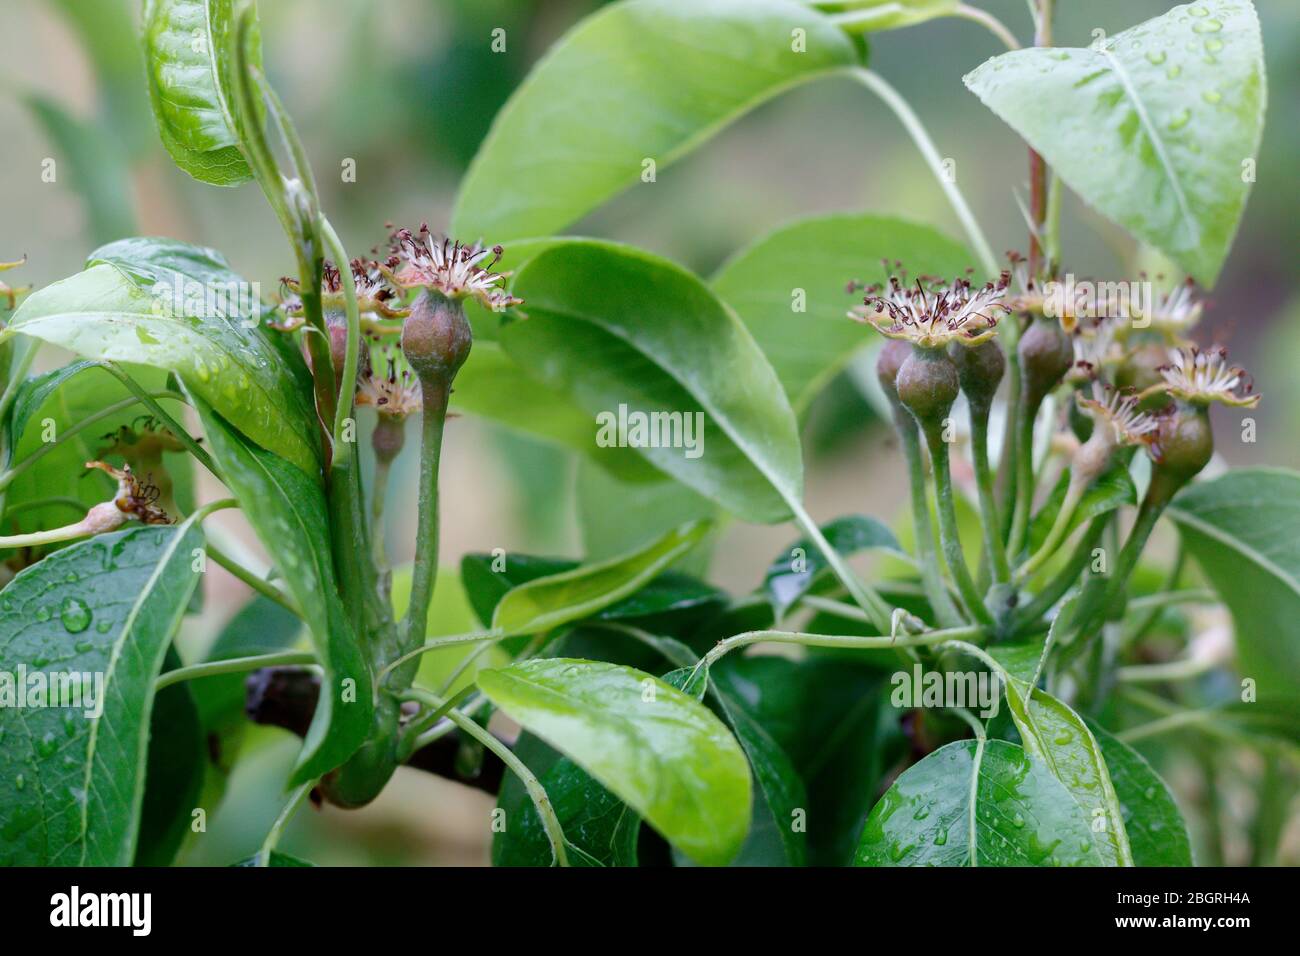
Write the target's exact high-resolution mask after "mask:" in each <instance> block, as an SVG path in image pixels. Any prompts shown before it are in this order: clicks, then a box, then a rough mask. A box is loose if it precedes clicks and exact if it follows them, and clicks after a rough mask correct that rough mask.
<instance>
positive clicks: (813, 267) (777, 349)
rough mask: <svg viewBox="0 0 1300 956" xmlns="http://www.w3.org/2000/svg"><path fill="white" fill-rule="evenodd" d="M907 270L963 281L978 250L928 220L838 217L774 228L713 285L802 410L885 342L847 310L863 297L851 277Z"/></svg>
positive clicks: (880, 277) (881, 277)
mask: <svg viewBox="0 0 1300 956" xmlns="http://www.w3.org/2000/svg"><path fill="white" fill-rule="evenodd" d="M886 260H887V261H889V262H891V263H892V262H895V261H897V262H901V263H902V267H903V268H905V269H906V270H907V272H908V274H909V275H914V276H915V275H937V276H948V277H950V278H955V277H956V276H959V275H961V274H963V273H964V272H965V270H966V269H967V268H968V267H969V266H971V265H973V260H972V258H971V255H970V253H968V252H967V251H966V250H965V248H964V247H963V246H962V245H961V244H960V243H957V242H954V241H953V240H951V239H949V238H948V237H947V236H945V235H943V234H942V233H941V232H939V231H938V230H936V229H933V228H931V227H930V226H923V225H919V224H917V223H911V222H907V221H905V220H902V219H893V218H890V217H887V216H865V215H859V214H854V215H847V214H837V215H833V216H819V217H817V218H814V219H805V220H802V221H800V222H796V223H792V224H790V225H788V226H782V227H781V228H779V229H777V230H775V231H774V232H771V233H769V234H768V235H766V236H764V237H763V238H761V239H759V240H758V241H757V242H755V243H754V244H753V245H751V246H748V247H747V248H745V249H742V250H741V251H740V252H738V253H736V255H734V256H733V257H732V258H731V259H730V260H729V261H728V262H726V263H725V264H724V265H723V266H722V268H721V269H719V270H718V272H717V274H716V275H715V276H714V277H713V280H712V282H711V283H710V284H711V285H712V287H713V291H714V292H716V293H717V294H718V295H719V296H721V297H722V299H723V300H724V301H725V302H726V303H727V304H728V305H730V306H731V307H732V308H733V309H735V310H736V312H737V314H739V316H740V318H741V319H742V320H743V321H744V323H745V325H746V326H747V327H748V328H749V331H750V332H751V333H752V334H753V336H754V340H755V341H756V342H758V345H759V348H761V349H762V350H763V354H764V355H766V356H767V358H768V361H769V362H771V363H772V367H773V368H774V369H776V374H777V377H778V378H780V380H781V385H782V387H783V388H784V389H785V393H786V395H787V396H788V397H789V399H790V404H791V405H793V406H794V407H795V409H796V411H798V412H799V413H800V414H802V413H803V412H804V411H805V410H806V409H807V408H808V404H809V403H810V402H811V401H812V399H813V397H814V396H815V395H816V394H817V393H818V392H819V391H821V389H822V388H823V387H825V386H826V384H827V383H828V382H829V381H830V380H831V379H832V378H833V377H834V376H835V374H836V373H837V372H839V371H840V370H841V369H843V368H844V367H845V366H846V365H847V364H848V362H849V360H850V359H851V358H852V357H853V355H854V354H855V353H856V352H858V351H859V350H861V349H863V348H866V347H867V346H869V345H871V344H872V343H873V342H875V341H878V340H879V336H878V335H877V334H876V333H875V332H873V331H872V330H871V329H869V328H867V327H865V326H863V325H861V324H859V323H857V322H854V321H853V320H852V319H850V318H849V317H848V312H849V309H851V308H852V307H853V306H855V305H859V304H861V302H862V296H861V294H858V295H850V294H849V292H848V291H847V289H846V286H847V285H848V283H849V282H850V281H861V282H868V283H871V282H884V281H886V280H887V279H888V278H889V273H888V272H887V271H886V268H885V266H884V265H883V261H886Z"/></svg>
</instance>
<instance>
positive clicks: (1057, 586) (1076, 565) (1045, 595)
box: [1016, 514, 1113, 634]
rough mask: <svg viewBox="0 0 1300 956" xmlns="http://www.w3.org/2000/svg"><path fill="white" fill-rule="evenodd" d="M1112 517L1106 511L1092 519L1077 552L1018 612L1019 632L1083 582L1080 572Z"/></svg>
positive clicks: (1033, 625)
mask: <svg viewBox="0 0 1300 956" xmlns="http://www.w3.org/2000/svg"><path fill="white" fill-rule="evenodd" d="M1112 517H1113V516H1112V515H1110V514H1104V515H1101V516H1100V517H1097V518H1093V519H1092V522H1091V523H1090V524H1089V525H1088V530H1087V532H1085V533H1084V536H1083V538H1081V539H1080V541H1079V543H1078V545H1076V546H1075V549H1074V553H1073V554H1071V555H1070V560H1069V561H1068V562H1066V565H1065V567H1063V568H1061V570H1060V571H1058V572H1057V574H1056V577H1054V578H1052V580H1051V581H1049V582H1048V583H1047V584H1046V585H1045V586H1044V587H1043V589H1042V590H1041V591H1039V592H1038V594H1037V595H1035V596H1034V599H1033V600H1032V601H1030V602H1029V603H1028V604H1026V605H1025V606H1024V608H1023V609H1021V611H1020V612H1019V613H1018V614H1017V615H1016V633H1018V634H1021V633H1024V631H1025V629H1026V628H1034V627H1038V626H1039V624H1038V621H1039V618H1041V617H1042V616H1043V615H1044V614H1046V613H1047V612H1048V611H1050V610H1051V609H1052V607H1053V605H1055V604H1056V602H1057V601H1059V600H1060V599H1061V598H1063V597H1065V594H1066V592H1067V591H1069V590H1070V588H1072V587H1074V585H1076V584H1077V583H1078V582H1079V576H1080V575H1081V574H1082V573H1083V569H1084V568H1086V567H1087V566H1088V562H1089V561H1090V560H1091V559H1092V552H1093V549H1095V548H1096V547H1097V542H1098V541H1100V540H1101V536H1102V533H1103V532H1104V531H1105V529H1106V525H1107V524H1108V523H1109V522H1110V519H1111V518H1112Z"/></svg>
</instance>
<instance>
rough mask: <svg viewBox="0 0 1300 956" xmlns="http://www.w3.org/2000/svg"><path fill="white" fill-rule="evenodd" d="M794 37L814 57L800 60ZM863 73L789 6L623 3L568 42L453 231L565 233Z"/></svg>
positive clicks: (468, 197)
mask: <svg viewBox="0 0 1300 956" xmlns="http://www.w3.org/2000/svg"><path fill="white" fill-rule="evenodd" d="M795 30H803V31H804V34H803V37H804V40H805V45H804V49H803V51H802V52H796V43H795V38H796V34H795V33H794V31H795ZM856 61H857V55H856V53H855V51H854V48H853V45H852V43H851V42H850V41H849V39H848V38H847V37H846V36H845V35H844V34H843V33H842V32H840V30H839V29H838V28H837V27H836V26H835V25H834V24H833V23H831V22H830V21H829V20H828V19H827V18H826V17H824V16H822V15H821V14H819V13H818V12H816V11H815V10H810V9H808V8H807V7H805V6H802V5H801V4H798V3H794V2H790V0H624V2H622V3H615V4H612V5H611V6H609V7H606V8H605V9H604V10H601V11H600V12H598V13H596V14H594V15H593V16H590V17H588V18H587V19H585V20H583V21H582V22H581V23H579V24H578V25H577V26H576V27H574V28H573V29H572V30H571V31H569V33H568V34H566V35H565V36H564V37H562V38H561V39H560V40H559V41H558V42H557V43H556V44H555V45H554V46H553V47H552V48H551V50H550V52H549V53H548V54H547V55H546V56H545V57H544V58H543V59H542V60H541V62H539V63H538V65H537V66H536V67H535V68H534V69H533V72H532V73H531V74H530V75H529V77H528V78H527V79H526V80H525V81H524V83H523V84H522V85H521V86H520V87H519V89H518V90H516V91H515V93H514V95H513V96H512V97H511V98H510V101H509V102H508V103H506V105H505V107H504V108H503V109H502V110H501V112H500V113H499V114H498V115H497V118H496V120H495V122H494V123H493V124H492V129H491V131H490V132H489V133H488V136H487V139H485V140H484V142H483V145H482V147H481V148H480V149H479V152H478V155H477V156H476V157H475V158H474V162H473V164H472V165H471V166H470V169H469V172H468V174H467V175H466V177H465V181H464V184H463V185H462V187H461V192H460V195H459V197H458V198H457V201H456V209H455V212H454V213H453V215H452V224H453V225H452V231H453V232H455V233H456V234H457V235H462V236H486V237H488V238H490V239H491V240H492V241H494V242H504V241H506V240H507V239H513V238H516V237H519V236H540V235H546V234H547V233H552V232H556V231H559V230H560V229H562V228H564V227H565V226H567V225H568V224H569V223H571V222H574V221H575V220H577V219H578V218H579V217H581V216H582V215H583V214H585V213H587V212H589V211H591V210H592V209H594V208H595V207H596V206H598V205H600V204H601V203H602V202H604V201H605V200H607V199H609V198H610V197H612V196H614V195H615V194H616V193H618V192H620V191H622V190H623V189H624V188H626V187H627V186H630V185H631V184H632V183H634V182H637V181H638V180H640V179H641V177H642V175H643V172H644V168H645V167H644V166H643V163H644V162H645V160H647V159H649V160H652V161H653V162H654V163H655V164H656V167H657V169H656V173H658V172H660V171H662V170H663V169H664V168H665V167H667V166H668V165H669V164H670V163H672V162H673V161H675V160H676V159H677V158H679V157H680V156H682V155H684V154H686V153H687V152H689V151H690V150H691V149H693V148H695V147H696V146H697V145H699V144H700V143H702V142H703V141H704V140H706V139H708V137H709V136H711V135H712V134H713V133H715V132H717V131H718V130H719V129H721V128H722V127H723V126H725V125H726V124H727V123H729V122H731V121H732V120H734V119H736V118H737V117H738V116H740V115H742V114H744V113H745V112H746V111H748V110H750V109H753V108H754V107H755V106H757V105H759V104H760V103H762V102H764V101H765V100H767V99H770V98H771V97H773V96H775V95H777V94H778V93H781V92H782V91H784V90H786V89H789V88H790V87H793V86H795V85H797V84H799V83H803V82H807V81H808V80H811V79H815V78H816V77H819V76H824V75H827V74H829V73H832V72H834V71H836V70H839V69H842V68H844V67H846V66H849V65H851V64H853V63H855V62H856Z"/></svg>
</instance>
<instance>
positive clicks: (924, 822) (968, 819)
mask: <svg viewBox="0 0 1300 956" xmlns="http://www.w3.org/2000/svg"><path fill="white" fill-rule="evenodd" d="M972 800H974V806H973V807H972V805H971V801H972ZM1101 863H1102V860H1101V857H1100V855H1099V854H1098V852H1097V847H1096V843H1095V841H1094V840H1093V836H1092V832H1091V830H1090V829H1089V820H1088V818H1087V817H1085V816H1084V814H1083V812H1082V811H1081V810H1080V809H1079V807H1078V806H1076V805H1075V803H1074V801H1073V800H1071V799H1070V795H1069V793H1068V792H1067V791H1066V790H1065V787H1064V786H1062V785H1061V783H1060V782H1059V781H1058V780H1057V779H1056V778H1055V777H1054V776H1052V774H1051V772H1050V771H1049V770H1048V769H1047V767H1046V765H1044V764H1043V763H1042V762H1041V761H1040V760H1038V759H1037V758H1036V757H1032V756H1030V755H1029V754H1028V753H1026V752H1025V751H1024V750H1022V749H1021V748H1019V747H1017V746H1016V745H1015V744H1011V743H1007V742H1006V741H1004V740H990V741H988V742H987V743H986V744H984V745H983V746H981V745H980V744H979V743H978V742H976V741H974V740H959V741H957V742H956V743H951V744H948V745H947V746H946V747H940V748H939V749H938V750H936V751H934V753H932V754H929V755H928V756H926V757H925V759H923V760H922V761H921V762H920V763H918V764H915V765H913V766H911V767H909V768H908V769H907V770H905V771H903V773H902V775H900V776H899V778H898V779H897V780H895V781H894V784H893V786H891V787H890V788H889V790H888V791H886V793H885V795H884V796H883V797H881V798H880V802H879V803H877V804H876V806H875V808H874V809H873V810H872V811H871V815H870V816H868V817H867V822H866V826H865V827H864V828H863V831H862V841H861V843H859V845H858V852H857V856H856V858H855V859H854V865H855V866H1100V865H1101Z"/></svg>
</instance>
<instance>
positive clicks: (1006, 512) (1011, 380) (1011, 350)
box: [998, 316, 1021, 541]
mask: <svg viewBox="0 0 1300 956" xmlns="http://www.w3.org/2000/svg"><path fill="white" fill-rule="evenodd" d="M1002 329H1003V331H1002V338H1004V339H1005V340H1006V341H1005V349H1004V351H1005V352H1006V356H1007V376H1006V377H1007V401H1006V405H1005V406H1004V407H1005V408H1006V415H1005V416H1004V421H1003V425H1002V453H1001V455H1000V456H999V457H1000V462H999V464H998V474H999V476H1000V481H1001V485H1002V488H1001V496H1000V497H1001V500H1000V501H999V502H998V517H999V519H1000V521H1001V525H1000V527H999V531H1000V532H1001V533H1002V540H1003V541H1006V540H1007V538H1008V537H1009V536H1010V532H1011V518H1012V513H1013V512H1014V511H1015V501H1016V471H1017V469H1018V468H1019V467H1020V465H1019V462H1018V461H1017V459H1016V409H1018V408H1019V407H1020V387H1021V382H1020V349H1019V347H1018V346H1019V343H1020V336H1021V329H1020V319H1019V317H1017V316H1012V317H1011V318H1010V319H1009V320H1008V321H1007V322H1005V323H1003V325H1002Z"/></svg>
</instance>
